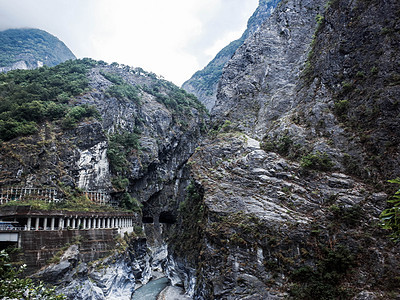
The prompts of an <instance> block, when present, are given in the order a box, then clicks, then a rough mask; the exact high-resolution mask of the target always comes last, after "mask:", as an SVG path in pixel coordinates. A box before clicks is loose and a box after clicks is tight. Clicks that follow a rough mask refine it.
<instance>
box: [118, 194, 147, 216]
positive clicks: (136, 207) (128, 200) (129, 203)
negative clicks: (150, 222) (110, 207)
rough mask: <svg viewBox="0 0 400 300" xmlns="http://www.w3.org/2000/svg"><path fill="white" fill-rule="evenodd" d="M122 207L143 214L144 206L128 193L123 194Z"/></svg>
mask: <svg viewBox="0 0 400 300" xmlns="http://www.w3.org/2000/svg"><path fill="white" fill-rule="evenodd" d="M120 205H121V207H122V208H124V209H126V210H129V211H135V212H142V207H143V204H142V203H140V202H139V201H138V200H137V199H136V198H134V197H132V196H131V195H129V193H128V192H125V193H123V194H122V196H121V198H120Z"/></svg>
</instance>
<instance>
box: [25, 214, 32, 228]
mask: <svg viewBox="0 0 400 300" xmlns="http://www.w3.org/2000/svg"><path fill="white" fill-rule="evenodd" d="M31 226H32V218H31V217H28V221H27V223H26V227H27V228H26V230H31Z"/></svg>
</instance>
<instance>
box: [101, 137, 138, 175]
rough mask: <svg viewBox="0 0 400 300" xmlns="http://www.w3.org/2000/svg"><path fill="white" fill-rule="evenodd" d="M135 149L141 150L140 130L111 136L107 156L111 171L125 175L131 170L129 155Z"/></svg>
mask: <svg viewBox="0 0 400 300" xmlns="http://www.w3.org/2000/svg"><path fill="white" fill-rule="evenodd" d="M134 150H139V131H138V129H135V131H134V132H128V131H125V132H122V133H116V134H114V135H111V136H110V137H109V144H108V149H107V157H108V160H109V162H110V168H111V171H112V172H113V173H114V174H117V175H123V174H125V173H126V172H127V171H128V170H129V162H128V157H129V155H130V154H131V153H132V151H134Z"/></svg>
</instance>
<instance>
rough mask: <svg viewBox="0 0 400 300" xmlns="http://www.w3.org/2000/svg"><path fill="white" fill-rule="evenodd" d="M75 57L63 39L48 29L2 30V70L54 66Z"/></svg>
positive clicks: (0, 44) (0, 61)
mask: <svg viewBox="0 0 400 300" xmlns="http://www.w3.org/2000/svg"><path fill="white" fill-rule="evenodd" d="M75 58H76V57H75V55H74V54H73V53H72V52H71V50H70V49H68V47H67V46H65V44H64V43H63V42H62V41H60V40H59V39H58V38H56V37H55V36H53V35H51V34H49V33H47V32H46V31H43V30H39V29H32V28H24V29H8V30H4V31H1V32H0V72H7V71H9V70H15V69H34V68H38V67H41V66H43V65H46V66H49V67H52V66H55V65H57V64H59V63H62V62H64V61H66V60H68V59H75Z"/></svg>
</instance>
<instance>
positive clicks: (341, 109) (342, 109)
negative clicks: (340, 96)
mask: <svg viewBox="0 0 400 300" xmlns="http://www.w3.org/2000/svg"><path fill="white" fill-rule="evenodd" d="M348 109H349V101H348V100H340V101H338V102H335V112H336V114H337V115H338V116H343V115H344V114H346V113H347V111H348Z"/></svg>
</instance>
